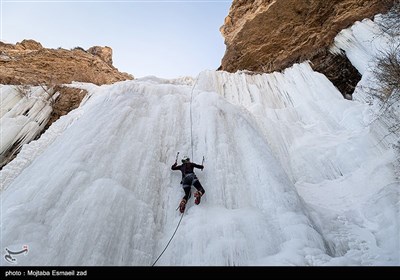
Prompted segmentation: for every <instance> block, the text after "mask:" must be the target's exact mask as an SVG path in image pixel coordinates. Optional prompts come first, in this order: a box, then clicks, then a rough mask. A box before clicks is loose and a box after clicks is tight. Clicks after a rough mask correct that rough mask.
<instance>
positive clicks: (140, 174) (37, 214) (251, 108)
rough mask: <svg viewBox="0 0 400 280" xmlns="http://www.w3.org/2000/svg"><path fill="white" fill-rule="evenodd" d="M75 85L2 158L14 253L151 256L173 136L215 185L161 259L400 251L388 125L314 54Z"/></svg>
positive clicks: (104, 258) (371, 258)
mask: <svg viewBox="0 0 400 280" xmlns="http://www.w3.org/2000/svg"><path fill="white" fill-rule="evenodd" d="M360 24H366V23H360ZM366 30H367V31H365V32H364V31H363V32H357V31H355V32H353V33H352V34H353V35H354V36H361V35H362V36H366V34H367V32H370V29H368V28H367V29H366ZM358 33H359V34H358ZM371 34H373V32H371ZM371 36H372V35H371ZM360 44H361V43H360ZM348 47H349V50H350V49H352V50H355V52H360V53H361V51H362V50H359V49H357V48H359V43H358V42H352V43H349V46H348ZM363 55H364V53H363ZM366 57H368V59H369V60H372V58H371V56H368V55H366ZM365 71H368V69H367V68H366V69H365ZM364 83H365V81H364ZM362 84H363V81H362V82H361V83H360V86H362ZM74 86H75V87H80V88H84V89H87V90H88V92H89V94H90V96H89V98H88V99H86V100H85V103H84V104H83V105H82V106H81V107H79V108H77V109H76V110H74V111H72V112H71V113H69V114H68V115H67V116H64V117H62V118H61V119H60V120H59V121H57V122H56V123H54V124H53V125H52V126H51V127H50V128H49V129H48V130H47V131H46V132H45V134H44V135H43V136H42V137H41V138H40V139H39V140H37V141H34V142H31V143H30V144H28V145H24V147H23V149H22V151H21V153H20V154H19V155H18V157H17V158H16V159H15V160H14V161H12V162H11V163H9V164H8V165H7V166H6V167H5V168H3V170H2V171H1V173H0V176H1V182H2V186H1V248H2V250H3V251H4V248H8V249H10V250H14V251H18V250H21V248H22V246H23V245H28V246H29V253H28V254H27V255H18V256H16V258H17V262H18V265H128V266H135V265H143V266H147V265H151V264H152V263H153V262H154V261H155V260H156V258H157V257H158V256H159V254H160V253H161V252H162V250H163V249H164V247H165V245H166V244H167V242H168V241H169V239H170V237H171V235H172V234H173V233H174V231H175V228H176V226H177V224H178V222H179V219H180V214H179V212H178V211H176V207H177V206H178V204H179V201H180V199H181V197H182V196H183V191H182V190H181V188H180V186H179V182H180V178H181V177H180V176H181V175H180V173H179V172H173V171H171V169H170V167H171V165H172V164H173V162H174V161H175V156H176V153H177V152H178V151H179V152H180V155H182V156H183V155H184V154H186V155H188V156H190V157H192V159H193V160H194V161H195V162H197V163H201V160H202V157H203V156H204V157H205V162H204V165H205V168H204V170H203V171H200V170H199V171H197V172H196V173H197V175H198V177H199V179H200V182H201V183H202V185H203V186H204V188H205V190H206V194H205V196H204V197H203V199H202V202H201V204H200V205H194V203H193V201H192V200H190V201H189V204H188V207H187V210H186V212H185V214H184V217H183V219H182V222H181V224H180V227H179V229H178V231H177V233H176V235H175V237H174V239H173V240H172V242H171V243H170V245H169V247H168V249H167V250H166V251H165V253H164V254H163V256H162V257H161V258H160V259H159V261H158V262H157V265H211V266H213V265H221V266H226V265H399V264H400V261H399V252H400V246H399V182H398V180H397V179H396V175H395V166H394V163H395V162H396V154H395V152H394V151H393V150H392V149H391V147H390V144H391V142H390V141H394V140H393V139H392V140H390V138H389V140H388V139H387V138H386V139H385V141H381V140H382V139H381V136H382V135H381V133H380V132H379V133H377V132H376V131H377V130H379V129H377V130H375V129H374V128H373V127H371V126H369V125H368V124H369V121H370V119H371V117H372V116H371V112H370V106H368V105H367V104H365V102H362V101H360V100H359V101H348V100H345V99H343V98H342V96H341V94H340V93H339V92H338V91H337V89H336V88H335V87H334V86H333V85H332V84H331V83H330V82H329V81H328V80H327V78H326V77H325V76H323V75H322V74H319V73H316V72H314V71H313V70H312V69H311V67H310V66H309V65H308V64H307V63H303V64H298V65H295V66H293V67H292V68H290V69H287V70H286V71H285V72H284V73H273V74H264V75H248V74H245V73H236V74H229V73H225V72H215V71H204V72H202V73H200V74H199V76H198V77H197V78H196V79H190V78H182V79H175V80H165V79H159V78H156V77H147V78H142V79H138V80H133V81H126V82H119V83H116V84H114V85H106V86H101V87H97V86H94V85H89V84H75V85H74ZM361 90H362V87H361V89H359V91H361ZM191 120H192V122H191ZM374 127H380V129H381V130H382V132H384V130H385V129H386V126H384V125H383V124H382V125H379V122H378V124H374ZM191 143H193V146H192V145H191ZM192 153H193V156H192ZM4 252H5V251H4ZM1 259H2V260H1V264H2V265H8V264H9V263H7V262H6V261H5V259H4V258H3V257H2V258H1Z"/></svg>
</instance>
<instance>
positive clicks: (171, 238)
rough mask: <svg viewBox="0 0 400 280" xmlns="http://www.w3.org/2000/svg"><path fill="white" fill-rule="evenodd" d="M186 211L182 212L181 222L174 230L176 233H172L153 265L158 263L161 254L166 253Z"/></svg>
mask: <svg viewBox="0 0 400 280" xmlns="http://www.w3.org/2000/svg"><path fill="white" fill-rule="evenodd" d="M184 213H185V212H183V213H182V215H181V218H180V219H179V223H178V225H177V226H176V229H175V231H174V234H172V236H171V238H170V240H169V241H168V243H167V245H166V246H165V248H164V250H163V251H162V252H161V254H160V255H159V256H158V258H157V259H156V261H155V262H154V263H153V264H152V265H151V266H154V265H155V264H156V263H157V261H158V260H159V259H160V258H161V256H162V255H163V254H164V252H165V250H167V248H168V246H169V243H171V241H172V238H174V236H175V233H176V231H177V230H178V228H179V225H180V224H181V221H182V218H183V214H184Z"/></svg>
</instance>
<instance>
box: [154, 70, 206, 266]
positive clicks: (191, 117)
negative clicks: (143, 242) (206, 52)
mask: <svg viewBox="0 0 400 280" xmlns="http://www.w3.org/2000/svg"><path fill="white" fill-rule="evenodd" d="M198 79H199V76H197V78H196V81H195V83H194V84H193V87H192V91H191V92H190V146H191V148H192V160H193V115H192V103H193V91H194V88H195V86H196V84H197V81H198ZM178 155H179V152H178V153H177V154H176V160H178ZM203 162H204V157H203ZM178 208H179V207H178ZM178 208H177V209H176V210H178ZM184 213H185V211H184V212H183V213H182V215H181V218H180V219H179V222H178V225H177V226H176V229H175V231H174V233H173V234H172V236H171V238H170V239H169V241H168V243H167V245H166V246H165V248H164V250H163V251H162V252H161V254H160V255H159V256H158V258H157V259H156V261H155V262H154V263H153V264H152V265H151V266H154V265H155V264H156V263H157V261H158V260H159V259H160V258H161V256H162V255H163V254H164V252H165V250H167V248H168V246H169V243H171V241H172V239H173V238H174V236H175V233H176V232H177V231H178V228H179V225H180V224H181V221H182V218H183V214H184Z"/></svg>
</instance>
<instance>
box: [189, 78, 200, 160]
mask: <svg viewBox="0 0 400 280" xmlns="http://www.w3.org/2000/svg"><path fill="white" fill-rule="evenodd" d="M198 80H199V76H197V77H196V81H195V83H194V84H193V87H192V91H191V92H190V146H191V148H192V157H191V159H192V160H194V158H193V113H192V103H193V91H194V88H195V87H196V84H197V81H198Z"/></svg>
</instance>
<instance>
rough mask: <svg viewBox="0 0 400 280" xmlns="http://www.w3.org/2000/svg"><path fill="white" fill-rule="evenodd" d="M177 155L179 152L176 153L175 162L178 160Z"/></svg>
mask: <svg viewBox="0 0 400 280" xmlns="http://www.w3.org/2000/svg"><path fill="white" fill-rule="evenodd" d="M178 156H179V152H177V153H176V159H175V163H177V162H178Z"/></svg>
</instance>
